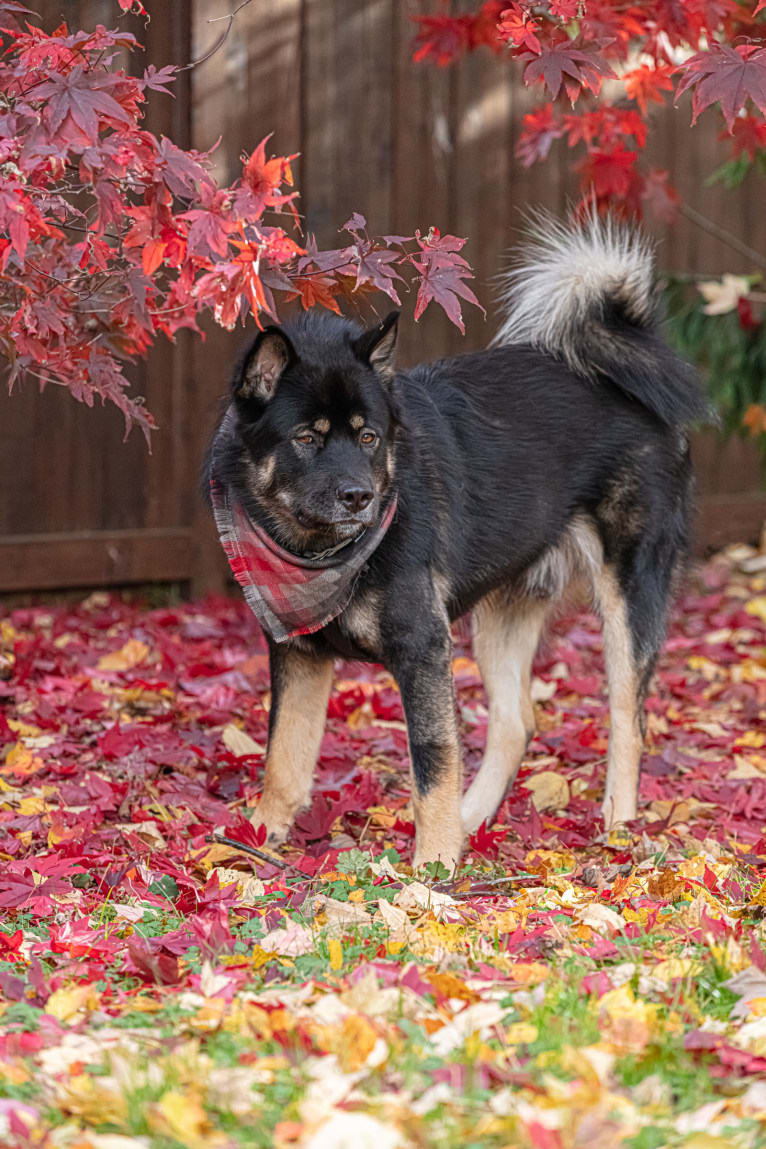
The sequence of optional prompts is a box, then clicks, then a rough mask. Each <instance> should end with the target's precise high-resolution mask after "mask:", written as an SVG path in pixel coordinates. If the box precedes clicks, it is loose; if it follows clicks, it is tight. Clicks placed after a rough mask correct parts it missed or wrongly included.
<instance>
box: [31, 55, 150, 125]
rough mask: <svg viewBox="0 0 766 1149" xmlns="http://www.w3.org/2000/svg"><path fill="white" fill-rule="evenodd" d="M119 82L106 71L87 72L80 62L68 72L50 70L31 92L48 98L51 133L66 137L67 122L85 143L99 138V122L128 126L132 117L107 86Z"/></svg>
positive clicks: (39, 97) (48, 118) (42, 97)
mask: <svg viewBox="0 0 766 1149" xmlns="http://www.w3.org/2000/svg"><path fill="white" fill-rule="evenodd" d="M117 83H118V79H117V77H116V76H114V75H111V74H109V73H103V72H102V73H99V72H95V71H86V70H85V69H84V68H83V67H82V66H81V65H79V64H78V65H77V67H75V68H72V71H71V72H69V73H68V74H67V75H62V74H61V73H59V72H53V73H52V74H51V76H50V78H49V79H48V80H46V81H45V82H44V83H42V84H39V85H38V86H37V87H36V88H35V91H34V95H35V99H47V101H48V105H47V109H46V110H47V121H48V127H49V129H50V131H51V133H52V134H54V135H55V134H56V133H57V132H61V133H62V134H63V135H64V136H65V138H67V137H69V138H71V136H72V135H73V133H72V132H71V130H70V129H67V121H70V122H71V124H72V125H74V127H75V128H76V129H77V130H78V132H77V133H74V134H75V135H77V134H78V133H81V135H82V138H83V139H84V140H86V141H87V142H88V143H95V141H96V140H97V139H98V130H99V121H101V120H107V121H116V122H117V123H120V124H126V125H127V126H130V124H131V119H130V116H129V115H128V113H127V112H126V111H125V109H124V108H123V107H121V105H120V104H118V102H117V100H115V98H114V97H113V96H111V95H110V94H109V91H108V90H107V89H109V88H114V87H115V85H116V84H117Z"/></svg>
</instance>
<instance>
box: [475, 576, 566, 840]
mask: <svg viewBox="0 0 766 1149" xmlns="http://www.w3.org/2000/svg"><path fill="white" fill-rule="evenodd" d="M549 607H550V602H548V601H546V600H545V599H535V598H524V599H520V600H516V601H513V600H509V599H508V598H507V597H506V596H505V595H504V593H503V591H496V592H494V593H493V594H491V595H487V597H486V598H485V599H482V601H481V602H480V603H479V605H478V606H477V607H476V609H475V610H474V612H473V633H474V640H473V646H474V654H475V656H476V661H477V662H478V664H479V669H480V670H481V674H482V677H483V679H484V685H485V687H486V690H487V695H488V697H489V726H488V729H487V745H486V750H485V753H484V761H483V762H482V764H481V768H480V770H479V772H478V774H477V775H476V777H475V778H474V780H473V782H472V783H471V786H470V787H469V789H468V791H467V793H466V795H465V797H464V798H463V804H462V807H461V813H462V817H463V825H464V827H465V829H466V830H467V831H468V833H473V831H474V830H476V829H478V827H479V826H480V825H481V823H482V822H483V821H484V820H485V819H486V818H490V817H491V816H492V815H493V814H494V813H495V810H497V808H498V806H499V805H500V803H501V802H502V800H503V798H504V796H505V793H506V790H507V789H508V787H509V786H510V784H511V782H512V781H513V779H514V778H515V776H516V772H517V771H518V769H519V766H520V765H521V761H522V758H523V756H524V751H525V750H526V748H527V743H528V742H529V740H530V738H531V737H532V735H533V733H534V723H535V712H534V707H533V705H532V699H531V696H530V685H531V676H532V660H533V658H534V657H535V652H536V650H537V646H538V643H539V641H540V634H541V631H542V629H543V625H544V623H545V617H546V615H547V613H548V609H549Z"/></svg>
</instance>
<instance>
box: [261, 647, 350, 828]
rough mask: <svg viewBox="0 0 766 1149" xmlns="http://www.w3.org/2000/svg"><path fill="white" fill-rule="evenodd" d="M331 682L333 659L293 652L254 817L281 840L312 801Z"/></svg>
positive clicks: (282, 690)
mask: <svg viewBox="0 0 766 1149" xmlns="http://www.w3.org/2000/svg"><path fill="white" fill-rule="evenodd" d="M331 686H332V662H331V661H329V660H327V661H325V660H318V659H316V658H307V657H305V656H304V655H301V654H299V653H297V652H296V653H293V654H292V656H291V658H290V662H289V672H287V677H286V681H285V682H284V683H283V684H282V687H281V690H280V694H279V705H278V710H277V714H276V718H275V724H274V729H273V731H272V736H271V739H270V740H269V747H268V751H267V754H266V772H265V775H264V786H263V796H262V798H261V800H260V802H259V803H258V806H257V808H256V810H255V813H254V814H253V819H252V820H253V824H254V825H255V826H260V825H265V826H266V830H267V833H268V835H269V840H270V841H273V842H280V841H283V840H284V838H285V837H286V836H287V833H288V831H289V829H290V827H291V825H292V823H293V820H294V818H295V815H296V814H297V813H298V812H299V811H300V810H302V809H303V808H304V807H305V806H307V805H308V804H309V802H310V801H311V783H312V779H313V776H314V767H315V765H316V760H317V756H318V754H319V747H320V745H321V742H322V735H323V733H324V726H325V718H326V715H327V701H328V699H329V697H330V688H331Z"/></svg>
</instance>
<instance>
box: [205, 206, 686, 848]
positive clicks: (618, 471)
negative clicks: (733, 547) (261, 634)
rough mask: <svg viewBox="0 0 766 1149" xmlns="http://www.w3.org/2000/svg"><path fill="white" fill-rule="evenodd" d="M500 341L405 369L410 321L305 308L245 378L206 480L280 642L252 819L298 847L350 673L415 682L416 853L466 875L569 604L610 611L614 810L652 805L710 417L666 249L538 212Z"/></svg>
mask: <svg viewBox="0 0 766 1149" xmlns="http://www.w3.org/2000/svg"><path fill="white" fill-rule="evenodd" d="M501 298H502V314H501V323H500V328H499V331H498V333H497V335H496V336H495V338H494V341H493V342H492V344H491V345H490V346H489V348H488V349H486V350H484V351H479V352H469V353H466V354H462V355H458V356H456V357H454V358H448V359H441V360H439V361H437V362H432V363H426V364H423V365H420V366H417V367H414V368H412V369H410V370H397V367H396V363H395V350H396V335H397V321H398V315H397V313H396V312H394V313H392V314H391V315H389V316H388V317H387V318H386V319H384V320H383V321H382V322H381V323H378V324H377V325H375V326H373V327H372V328H370V329H368V330H364V329H362V328H361V327H360V326H358V325H357V324H356V323H354V322H352V321H350V320H348V319H345V318H339V317H337V316H333V315H329V314H325V313H323V314H315V313H313V312H312V313H308V314H306V315H305V316H303V317H302V318H300V319H299V320H297V321H296V322H294V323H290V324H285V326H284V327H277V326H271V327H267V328H265V329H264V330H262V331H260V332H259V334H258V335H257V336H256V338H255V339H254V340H253V342H252V344H251V346H250V347H249V348H248V349H247V351H246V353H245V355H244V357H243V358H242V359H241V361H240V363H239V364H238V366H237V368H236V371H235V373H234V377H233V385H232V391H231V397H230V403H229V406H228V409H227V411H226V414H225V416H224V418H223V420H222V422H221V425H220V427H219V429H218V431H217V433H216V435H215V438H214V440H213V444H212V448H211V450H210V453H209V457H208V462H207V470H206V473H207V478H208V482H209V484H210V487H211V491H212V499H213V506H214V509H215V513H216V521H217V523H218V528H219V531H220V534H221V539H222V542H223V544H224V547H225V548H226V551H227V554H228V557H229V560H230V562H231V565H232V570H233V571H234V573H235V575H236V577H237V578H238V579H239V581H240V582H241V584H242V586H243V588H244V590H245V594H246V596H247V598H248V602H250V605H251V606H252V607H253V609H254V610H255V612H256V614H257V615H258V617H259V619H260V620H261V622H262V623H263V626H264V629H265V631H266V636H267V639H268V646H269V657H270V671H271V691H272V694H271V711H270V721H269V739H268V750H267V755H266V766H265V777H264V787H263V794H262V797H261V799H260V802H259V805H258V807H257V809H256V811H255V814H254V817H253V821H254V823H255V824H256V825H265V827H266V830H267V833H268V840H269V842H272V843H278V842H281V841H283V840H284V839H285V838H286V837H287V835H288V834H289V831H290V827H291V824H292V822H293V819H294V818H295V816H296V814H297V813H298V812H299V811H300V810H301V809H302V808H304V807H305V806H306V805H307V804H308V803H309V801H310V797H311V786H312V775H313V771H314V767H315V764H316V759H317V756H318V753H319V747H320V742H321V740H322V734H323V729H324V723H325V716H326V711H327V703H328V698H329V694H330V689H331V684H332V672H333V659H335V658H338V657H341V658H350V659H362V660H367V661H374V662H378V663H382V665H383V666H385V667H386V668H387V669H388V670H389V671H390V672H391V674H392V675H393V677H394V678H395V680H396V682H397V684H398V686H399V690H400V691H401V697H402V704H403V708H404V712H405V716H406V720H407V731H408V741H409V752H410V757H411V772H412V802H413V809H414V818H415V827H416V848H415V857H414V865H415V866H416V867H420V866H422V865H425V864H427V863H430V862H434V861H437V860H438V861H441V862H442V863H444V864H445V865H446V866H447V867H448V868H450V869H451V868H453V867H454V866H455V865H456V864H457V862H458V860H459V857H460V853H461V848H462V844H463V839H464V836H465V834H466V833H469V832H472V831H474V830H476V829H477V828H478V827H479V826H480V825H481V823H482V822H484V821H485V820H486V819H489V818H491V817H492V816H493V814H494V813H495V811H496V810H497V808H498V806H499V805H500V803H501V802H502V800H503V797H504V795H505V793H506V791H507V789H508V787H509V785H510V784H511V782H512V781H513V778H514V776H515V774H516V772H517V770H518V768H519V765H520V763H521V761H522V758H523V755H524V753H525V749H526V747H527V744H528V742H529V740H530V738H531V737H532V735H533V731H534V709H533V705H532V701H531V697H530V681H531V667H532V660H533V658H534V656H535V652H536V650H537V647H538V644H539V642H540V638H541V634H542V632H543V628H544V626H545V623H546V620H547V619H548V618H549V616H550V615H551V612H552V610H553V609H554V608H555V607H556V604H557V603H559V602H560V601H561V600H562V598H563V596H564V595H565V594H566V593H567V592H568V591H569V590H570V589H571V588H572V587H575V586H580V587H584V588H585V590H586V591H587V592H588V594H589V595H590V597H591V601H592V602H593V604H594V606H595V608H596V610H597V611H598V613H599V614H600V617H601V619H602V623H603V641H604V654H605V662H606V674H607V682H608V691H609V701H610V713H611V731H610V739H609V751H608V760H607V768H606V785H605V792H604V799H603V815H604V822H605V826H606V827H607V828H611V827H614V826H616V825H617V824H620V823H627V822H630V821H631V820H632V819H634V818H635V817H636V812H637V791H638V783H639V772H640V759H641V753H642V747H643V737H644V724H645V719H644V708H645V700H646V696H647V691H648V688H649V683H650V678H651V675H652V670H653V667H654V664H655V661H656V658H657V655H658V652H659V650H660V647H661V645H662V642H663V637H664V628H665V620H666V615H667V611H668V604H669V601H670V598H671V594H672V589H673V586H674V581H675V579H676V576H677V574H678V572H679V570H680V569H681V568H682V565H683V562H684V558H685V556H686V554H687V551H688V546H689V535H690V517H691V508H692V470H691V465H690V459H689V449H688V442H687V428H688V427H689V426H690V425H691V424H693V423H695V422H696V421H699V420H704V419H706V418H707V416H708V407H707V404H706V402H705V399H704V398H703V394H702V391H701V389H700V386H699V383H698V380H697V377H696V374H695V372H694V370H693V369H692V368H691V367H690V366H689V365H688V364H687V363H685V362H683V361H682V360H681V359H679V358H678V357H677V356H676V355H675V354H674V353H673V352H672V351H671V350H670V349H669V348H668V346H667V345H666V344H665V342H664V341H663V339H662V336H661V332H660V327H661V316H660V301H659V294H658V291H657V288H656V286H655V277H654V256H653V251H652V248H651V245H650V244H649V242H648V241H647V240H646V239H645V238H644V237H642V236H641V235H640V234H639V233H637V232H636V231H635V230H632V229H630V228H628V227H627V226H626V225H624V224H620V223H618V222H616V221H614V220H611V219H609V218H607V219H599V218H597V217H596V216H595V215H591V216H589V217H586V218H585V219H581V220H580V221H579V222H567V223H563V222H558V221H556V220H553V219H550V218H545V217H540V218H538V220H537V222H536V224H535V225H534V227H533V230H532V234H531V236H530V238H529V242H528V243H527V245H526V247H524V248H523V249H522V252H521V256H520V258H519V260H518V261H517V263H516V266H515V267H513V268H512V269H511V271H510V272H508V273H506V274H505V275H504V277H503V279H502V297H501ZM467 612H471V615H472V625H473V636H474V652H475V656H476V660H477V663H478V665H479V668H480V670H481V674H482V676H483V679H484V683H485V686H486V690H487V694H488V698H489V724H488V733H487V743H486V752H485V755H484V759H483V763H482V765H481V768H480V769H479V771H478V774H477V775H476V777H475V779H474V780H473V782H472V784H471V786H470V787H469V789H468V791H467V793H466V794H465V796H464V795H463V792H462V791H463V785H462V782H463V775H462V765H461V752H460V744H459V739H458V725H457V720H456V714H455V696H454V684H453V678H452V666H451V659H452V642H451V637H450V624H451V622H452V621H453V620H455V619H457V618H459V617H460V616H462V615H464V614H466V613H467Z"/></svg>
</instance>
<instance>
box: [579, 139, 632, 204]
mask: <svg viewBox="0 0 766 1149" xmlns="http://www.w3.org/2000/svg"><path fill="white" fill-rule="evenodd" d="M637 159H638V152H629V151H627V150H625V149H624V148H616V149H615V150H613V151H611V150H610V151H603V150H602V149H600V148H594V149H593V151H591V152H589V153H588V155H587V156H585V158H584V159H583V160H581V161H580V163H579V164H577V170H578V171H579V172H580V173H581V175H582V178H583V183H584V184H585V186H586V188H592V189H593V192H594V193H595V195H596V198H597V199H611V198H612V197H616V198H618V199H622V198H625V196H627V194H628V192H629V191H630V187H631V183H632V179H633V172H634V168H635V166H636V160H637Z"/></svg>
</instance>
